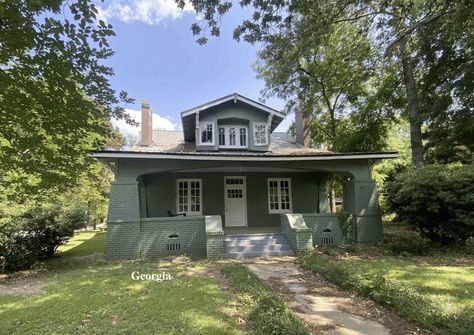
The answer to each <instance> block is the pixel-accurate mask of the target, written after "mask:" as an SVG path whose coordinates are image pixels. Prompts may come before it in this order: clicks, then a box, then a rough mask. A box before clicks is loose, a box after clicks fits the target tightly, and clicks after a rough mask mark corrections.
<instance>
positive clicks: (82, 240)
mask: <svg viewBox="0 0 474 335" xmlns="http://www.w3.org/2000/svg"><path fill="white" fill-rule="evenodd" d="M106 236H107V233H106V232H97V231H86V232H79V233H76V234H75V235H74V237H72V238H71V239H70V240H69V241H68V243H67V244H64V245H62V246H60V247H59V248H58V254H59V255H61V256H87V255H92V254H95V253H101V254H103V253H105V238H106Z"/></svg>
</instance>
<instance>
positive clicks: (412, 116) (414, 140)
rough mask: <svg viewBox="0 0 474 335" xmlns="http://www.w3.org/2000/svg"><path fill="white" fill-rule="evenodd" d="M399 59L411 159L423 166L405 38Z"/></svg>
mask: <svg viewBox="0 0 474 335" xmlns="http://www.w3.org/2000/svg"><path fill="white" fill-rule="evenodd" d="M399 49H400V57H401V60H402V67H403V81H404V84H405V90H406V94H407V101H408V120H409V123H410V144H411V157H412V162H413V164H414V165H415V166H421V165H422V164H423V143H422V140H421V115H420V107H419V105H418V97H417V91H416V82H415V76H414V74H413V64H412V59H411V55H410V51H409V47H408V42H407V38H406V37H403V38H402V39H401V40H400V44H399Z"/></svg>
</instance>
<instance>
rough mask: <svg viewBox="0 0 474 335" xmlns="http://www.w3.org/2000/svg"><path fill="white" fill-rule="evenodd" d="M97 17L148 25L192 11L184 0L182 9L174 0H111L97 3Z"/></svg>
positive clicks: (105, 19)
mask: <svg viewBox="0 0 474 335" xmlns="http://www.w3.org/2000/svg"><path fill="white" fill-rule="evenodd" d="M97 9H98V10H99V14H98V15H97V19H100V20H104V21H108V20H109V19H111V18H117V19H118V20H120V21H123V22H127V23H128V22H132V21H140V22H144V23H147V24H150V25H153V24H157V23H159V22H160V21H162V20H163V19H173V20H174V19H177V18H180V17H181V16H182V15H183V13H185V12H188V13H189V12H194V10H193V7H192V6H191V5H190V4H189V2H187V1H186V6H185V7H184V9H180V8H178V6H177V5H176V2H175V1H174V0H135V1H134V0H111V1H110V2H109V4H108V5H105V4H104V5H103V6H101V5H97Z"/></svg>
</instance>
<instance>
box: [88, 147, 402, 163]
mask: <svg viewBox="0 0 474 335" xmlns="http://www.w3.org/2000/svg"><path fill="white" fill-rule="evenodd" d="M91 156H92V157H96V158H105V159H107V158H132V159H133V158H137V159H184V160H216V161H302V160H314V161H318V160H349V159H352V160H353V159H375V160H377V159H387V158H397V157H398V152H396V151H389V152H347V153H335V152H318V153H317V154H315V153H311V152H309V153H304V151H301V152H298V154H291V153H290V154H281V153H273V152H263V153H259V152H248V151H246V152H235V151H224V152H222V151H219V152H202V151H199V152H193V153H188V152H136V151H115V150H103V151H94V152H92V153H91Z"/></svg>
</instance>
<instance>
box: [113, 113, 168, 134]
mask: <svg viewBox="0 0 474 335" xmlns="http://www.w3.org/2000/svg"><path fill="white" fill-rule="evenodd" d="M125 112H126V113H127V114H128V115H129V116H130V118H131V119H132V120H134V121H136V122H138V123H140V121H141V111H137V110H134V109H129V108H126V109H125ZM152 123H153V129H156V130H176V128H177V124H176V123H174V122H173V121H172V120H170V119H168V118H166V117H164V116H160V115H158V114H156V113H153V120H152ZM112 124H113V125H114V126H115V127H117V128H118V129H119V130H120V132H121V133H122V135H124V136H125V137H128V138H132V139H139V138H140V125H138V126H131V125H129V124H127V123H126V122H125V120H113V121H112Z"/></svg>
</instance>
